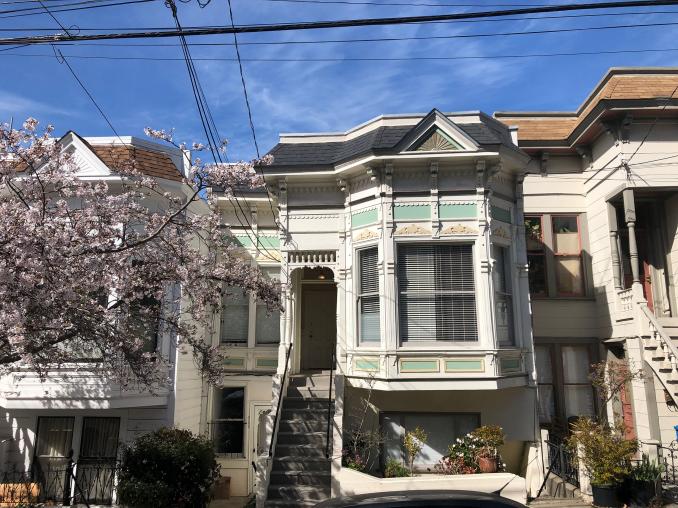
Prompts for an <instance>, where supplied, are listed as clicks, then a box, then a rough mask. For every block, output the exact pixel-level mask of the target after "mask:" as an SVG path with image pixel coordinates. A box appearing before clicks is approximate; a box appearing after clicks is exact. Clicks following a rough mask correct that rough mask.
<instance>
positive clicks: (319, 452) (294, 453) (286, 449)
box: [275, 443, 325, 458]
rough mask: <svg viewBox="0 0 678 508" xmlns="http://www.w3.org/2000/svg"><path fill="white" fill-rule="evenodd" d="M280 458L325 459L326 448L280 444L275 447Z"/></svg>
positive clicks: (311, 445) (310, 445)
mask: <svg viewBox="0 0 678 508" xmlns="http://www.w3.org/2000/svg"><path fill="white" fill-rule="evenodd" d="M275 454H276V455H278V456H280V457H317V458H321V457H325V447H324V446H318V445H314V444H289V445H288V444H280V443H278V444H277V445H276V447H275Z"/></svg>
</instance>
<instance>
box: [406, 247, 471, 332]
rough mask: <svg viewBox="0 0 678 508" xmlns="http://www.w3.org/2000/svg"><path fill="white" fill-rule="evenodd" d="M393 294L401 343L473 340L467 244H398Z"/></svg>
mask: <svg viewBox="0 0 678 508" xmlns="http://www.w3.org/2000/svg"><path fill="white" fill-rule="evenodd" d="M398 295H399V300H398V314H399V325H400V340H401V341H402V342H403V343H412V342H430V341H477V340H478V331H477V325H476V298H475V284H474V278H473V247H472V246H471V245H449V244H438V245H434V244H419V243H416V244H400V245H399V246H398Z"/></svg>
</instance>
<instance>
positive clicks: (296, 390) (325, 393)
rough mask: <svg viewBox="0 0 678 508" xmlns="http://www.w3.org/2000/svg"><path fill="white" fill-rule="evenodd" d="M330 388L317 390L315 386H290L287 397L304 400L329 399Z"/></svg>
mask: <svg viewBox="0 0 678 508" xmlns="http://www.w3.org/2000/svg"><path fill="white" fill-rule="evenodd" d="M329 396H330V390H329V388H316V387H314V386H289V387H288V388H287V397H297V398H298V397H301V398H304V399H328V398H329Z"/></svg>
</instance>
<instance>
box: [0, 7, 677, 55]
mask: <svg viewBox="0 0 678 508" xmlns="http://www.w3.org/2000/svg"><path fill="white" fill-rule="evenodd" d="M128 1H129V2H144V1H147V2H148V1H155V0H128ZM659 5H678V0H628V1H617V2H601V3H587V4H565V5H550V6H540V7H529V8H521V9H507V10H500V11H481V12H461V13H452V14H438V15H429V16H404V17H389V18H363V19H346V20H333V21H309V22H296V23H277V24H268V25H240V26H236V27H216V28H199V29H192V30H183V31H181V32H180V31H179V30H167V31H162V32H126V33H112V34H88V35H75V36H70V37H69V36H65V35H54V36H49V37H47V36H32V37H13V38H3V39H0V45H16V44H46V43H55V42H61V41H68V40H71V41H75V40H78V41H85V40H106V39H139V38H155V37H176V36H181V37H187V36H199V35H216V34H233V33H236V34H240V33H263V32H281V31H292V30H318V29H322V28H348V27H366V26H386V25H402V24H412V23H429V22H435V21H449V20H463V19H481V18H498V17H505V16H512V15H520V14H538V13H549V12H564V11H577V10H593V9H617V8H619V9H621V8H628V7H653V6H659Z"/></svg>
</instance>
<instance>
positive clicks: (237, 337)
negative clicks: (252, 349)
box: [220, 287, 250, 346]
mask: <svg viewBox="0 0 678 508" xmlns="http://www.w3.org/2000/svg"><path fill="white" fill-rule="evenodd" d="M249 319H250V297H249V295H248V294H247V293H245V291H243V290H242V289H240V288H236V287H228V288H226V295H225V296H224V303H223V307H222V309H221V337H220V342H221V343H222V344H227V345H230V346H247V335H248V333H249Z"/></svg>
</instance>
